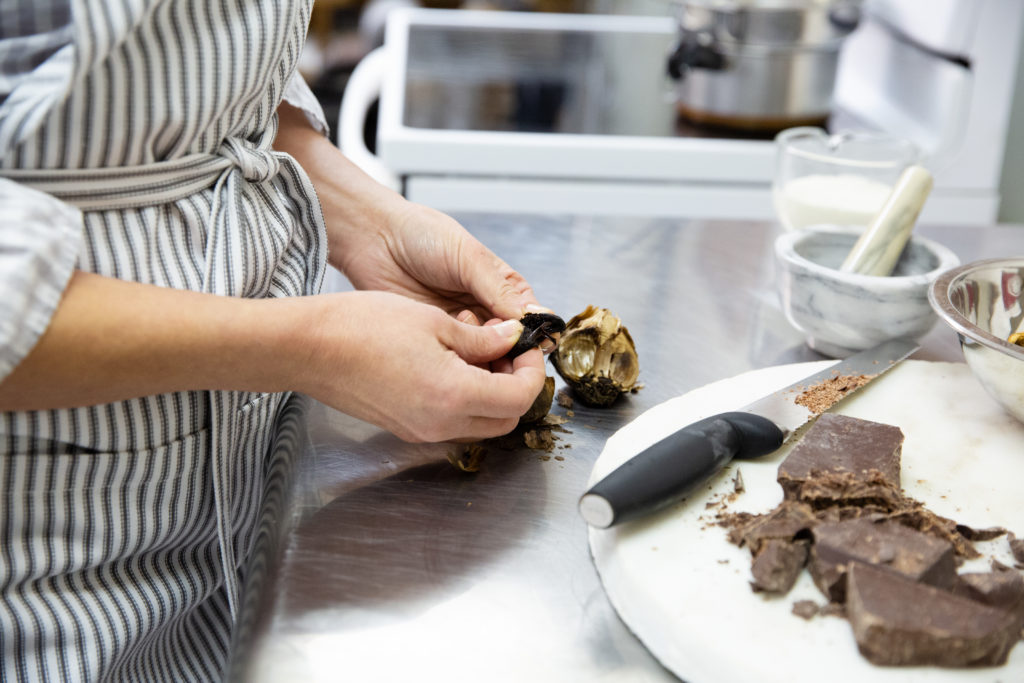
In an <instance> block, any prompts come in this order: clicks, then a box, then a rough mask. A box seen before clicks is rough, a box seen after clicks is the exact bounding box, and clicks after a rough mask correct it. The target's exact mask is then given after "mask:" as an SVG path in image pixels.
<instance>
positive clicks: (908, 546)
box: [809, 518, 956, 602]
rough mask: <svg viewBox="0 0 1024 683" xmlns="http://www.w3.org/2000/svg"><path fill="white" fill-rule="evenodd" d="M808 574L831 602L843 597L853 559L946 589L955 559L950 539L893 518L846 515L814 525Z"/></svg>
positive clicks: (951, 580) (950, 578) (953, 569)
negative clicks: (850, 517)
mask: <svg viewBox="0 0 1024 683" xmlns="http://www.w3.org/2000/svg"><path fill="white" fill-rule="evenodd" d="M813 533H814V547H813V549H812V551H811V561H810V566H809V569H810V572H811V576H812V577H813V578H814V583H815V585H816V586H818V589H819V590H821V592H822V593H824V595H825V597H827V598H828V599H829V600H831V601H832V602H842V601H843V600H844V599H845V597H846V575H847V572H848V571H849V567H850V564H851V563H852V562H854V561H857V562H862V563H865V564H870V565H875V566H877V567H879V568H882V569H885V570H886V571H890V572H896V573H899V574H902V575H904V576H906V577H907V578H909V579H911V580H913V581H919V582H923V583H927V584H930V585H933V586H938V587H939V588H945V589H951V588H952V587H953V584H954V582H955V581H956V562H955V560H954V557H953V546H951V545H950V544H949V543H947V542H945V541H943V540H941V539H938V538H935V537H933V536H928V535H926V534H923V533H920V532H918V531H914V530H913V529H908V528H907V527H904V526H901V525H899V524H894V523H892V522H884V521H883V522H876V521H873V520H870V519H864V518H860V519H849V520H845V521H842V522H838V523H829V524H819V525H818V526H816V527H815V528H814V532H813Z"/></svg>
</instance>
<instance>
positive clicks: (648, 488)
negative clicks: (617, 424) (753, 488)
mask: <svg viewBox="0 0 1024 683" xmlns="http://www.w3.org/2000/svg"><path fill="white" fill-rule="evenodd" d="M917 349H918V345H917V343H916V342H913V341H907V340H902V339H896V340H890V341H887V342H883V343H881V344H878V345H877V346H874V347H872V348H870V349H866V350H864V351H861V352H859V353H856V354H854V355H852V356H850V357H849V358H846V359H845V360H842V361H839V362H838V363H835V364H833V365H831V366H829V367H827V368H825V369H824V370H822V371H821V372H816V373H814V374H812V375H810V376H808V377H805V378H803V379H801V380H799V381H797V382H794V383H793V384H791V385H789V386H787V387H784V388H782V389H779V390H778V391H774V392H772V393H771V394H768V395H767V396H765V397H763V398H761V399H758V400H757V401H754V402H753V403H751V404H749V405H747V406H744V407H743V408H740V409H739V410H737V411H734V412H727V413H720V414H718V415H712V416H711V417H708V418H705V419H703V420H700V421H698V422H694V423H693V424H690V425H687V426H685V427H683V428H681V429H679V430H677V431H675V432H673V433H672V434H669V435H668V436H666V437H665V438H663V439H662V440H661V441H658V442H657V443H654V444H653V445H651V446H648V447H647V448H645V449H644V450H642V451H640V452H639V453H638V454H637V455H635V456H633V457H632V458H630V459H629V460H627V461H626V462H625V463H623V464H622V465H620V466H619V467H618V468H617V469H615V470H613V471H612V472H611V473H610V474H608V475H607V476H606V477H604V478H603V479H601V480H600V481H599V482H597V483H596V484H594V486H592V487H591V488H590V489H589V490H588V491H587V492H586V493H584V494H583V495H582V496H581V497H580V500H579V511H580V514H581V515H582V516H583V519H585V520H586V521H587V523H588V524H590V525H591V526H595V527H598V528H608V527H611V526H614V525H616V524H621V523H622V522H626V521H629V520H631V519H636V518H638V517H642V516H645V515H648V514H651V513H653V512H656V511H658V510H660V509H662V508H664V507H666V506H668V505H671V504H672V503H675V502H677V501H679V500H682V499H683V498H685V497H686V496H687V495H688V494H689V493H690V492H691V491H693V489H694V488H696V487H697V486H699V485H700V484H701V483H703V482H705V481H707V480H708V479H709V478H711V477H712V476H714V475H715V474H716V473H717V472H718V471H719V470H721V469H722V468H723V467H724V466H725V465H726V464H728V463H729V462H730V461H731V460H732V459H733V458H756V457H760V456H763V455H767V454H768V453H773V452H774V451H776V450H778V449H779V448H780V447H781V446H782V445H783V444H784V443H785V442H786V441H787V440H788V439H789V438H790V437H791V436H792V435H793V434H794V433H795V432H796V431H797V430H798V429H799V428H800V427H802V426H803V425H805V424H806V423H808V422H810V421H811V420H812V419H813V418H815V417H817V416H818V415H819V414H820V413H822V412H824V409H822V408H821V407H819V406H816V408H818V410H817V411H812V410H811V408H809V407H807V406H805V405H801V404H798V403H796V400H797V398H798V397H800V396H801V395H802V394H803V393H804V392H805V391H807V390H809V389H811V388H812V387H815V386H818V385H820V384H822V383H824V382H827V381H828V380H830V379H832V378H835V377H845V376H850V375H852V376H855V377H859V376H863V377H864V380H862V382H863V384H861V385H860V386H864V385H865V384H867V383H868V382H870V381H873V380H874V379H876V378H877V377H878V376H879V375H881V374H882V373H884V372H885V371H887V370H889V369H890V368H892V367H893V366H894V365H896V364H897V363H899V362H900V361H901V360H903V359H904V358H906V357H907V356H909V355H910V354H912V353H914V351H916V350H917ZM860 386H856V387H854V388H852V389H850V390H848V391H846V393H845V394H844V395H842V396H841V397H840V398H839V399H837V400H836V401H834V402H833V403H832V404H830V405H829V406H828V407H829V408H830V407H832V405H835V403H838V401H839V400H842V399H845V398H846V397H847V396H849V395H851V394H853V393H854V392H855V391H856V390H857V389H859V388H860Z"/></svg>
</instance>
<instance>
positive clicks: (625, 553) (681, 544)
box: [590, 360, 1024, 683]
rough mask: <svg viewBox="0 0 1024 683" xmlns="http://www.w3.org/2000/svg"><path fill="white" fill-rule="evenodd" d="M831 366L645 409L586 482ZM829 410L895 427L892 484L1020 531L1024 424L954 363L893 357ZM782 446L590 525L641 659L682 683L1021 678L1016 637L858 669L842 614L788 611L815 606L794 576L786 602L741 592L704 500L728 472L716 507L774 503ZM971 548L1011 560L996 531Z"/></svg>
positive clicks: (605, 577)
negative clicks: (645, 655) (670, 501)
mask: <svg viewBox="0 0 1024 683" xmlns="http://www.w3.org/2000/svg"><path fill="white" fill-rule="evenodd" d="M832 362H833V361H821V362H814V363H799V364H794V365H783V366H776V367H770V368H764V369H762V370H755V371H752V372H748V373H745V374H742V375H738V376H736V377H732V378H730V379H726V380H723V381H720V382H716V383H714V384H709V385H707V386H704V387H701V388H699V389H696V390H694V391H691V392H690V393H688V394H685V395H683V396H680V397H678V398H675V399H672V400H670V401H666V402H665V403H662V404H660V405H658V406H655V407H654V408H652V409H650V410H648V411H647V412H645V413H643V414H642V415H640V416H639V417H638V418H636V419H635V420H634V421H633V422H631V423H630V424H628V425H626V426H625V427H623V428H622V429H621V430H619V431H618V432H616V433H615V434H614V435H613V436H612V437H611V438H610V439H608V442H607V444H606V446H605V448H604V451H602V453H601V455H600V456H599V458H598V460H597V462H596V463H595V464H594V469H593V472H592V473H591V483H594V482H596V481H597V480H598V479H599V478H601V477H603V476H604V475H606V474H607V473H609V472H610V471H611V470H613V469H614V468H615V467H617V466H618V465H620V464H621V463H622V462H624V461H625V460H626V459H628V458H629V457H631V456H632V455H634V454H635V453H637V452H638V451H639V450H641V449H642V448H644V447H645V446H647V445H649V444H651V443H653V442H655V441H657V440H659V439H661V438H662V437H664V436H666V435H667V434H669V433H671V432H672V431H674V430H676V429H678V428H679V427H682V426H684V425H686V424H689V423H691V422H694V421H696V420H699V419H701V418H704V417H707V416H709V415H712V414H714V413H718V412H723V411H726V410H734V409H736V408H738V407H740V406H743V405H745V404H747V403H749V402H751V401H753V400H755V399H757V398H760V397H761V396H763V395H765V394H767V393H769V392H771V391H774V390H776V389H780V388H782V387H785V386H787V385H789V384H791V383H793V382H795V381H798V380H799V379H800V378H802V377H805V376H807V375H810V374H811V373H813V372H816V371H817V370H821V369H822V368H825V367H828V366H829V365H830V364H831V363H832ZM832 412H839V413H842V414H844V415H851V416H854V417H860V418H863V419H868V420H874V421H876V422H884V423H888V424H893V425H897V426H898V427H900V428H901V429H902V430H903V433H904V436H905V441H904V444H903V461H902V464H903V471H902V479H903V488H904V490H905V491H906V493H907V494H908V495H910V496H911V497H913V498H916V499H917V500H920V501H922V502H923V503H925V505H926V506H927V507H928V508H929V509H931V510H932V511H934V512H936V513H938V514H940V515H944V516H947V517H951V518H952V519H955V520H956V521H957V522H961V523H964V524H968V525H971V526H974V527H977V528H984V527H990V526H1003V527H1006V528H1007V529H1010V530H1011V531H1014V532H1015V533H1016V534H1017V535H1018V536H1024V425H1022V424H1021V423H1019V422H1017V421H1016V420H1014V419H1013V418H1011V417H1009V416H1008V415H1006V414H1005V413H1004V412H1003V411H1002V409H1001V408H1000V407H999V405H998V404H996V403H995V401H994V400H993V399H991V398H990V397H989V396H988V394H986V393H985V391H984V389H982V388H981V386H980V384H979V383H978V382H977V380H976V379H975V378H974V376H973V375H972V374H971V373H970V371H969V370H968V368H967V366H966V365H965V364H963V363H933V362H928V361H913V360H908V361H904V362H903V363H901V364H900V365H898V366H897V367H895V368H893V369H892V370H890V371H889V372H888V373H887V374H885V375H883V376H882V377H880V378H878V379H877V380H875V381H874V382H872V383H871V384H870V385H868V386H867V387H865V388H863V389H861V390H860V391H859V392H858V393H857V394H855V395H854V396H852V397H850V398H849V399H847V400H846V401H844V402H843V403H841V404H840V405H839V406H837V407H836V408H835V409H833V411H832ZM792 443H795V440H794V442H792ZM792 443H791V444H788V445H787V446H786V447H784V448H783V449H780V450H779V451H778V452H777V453H774V454H772V455H769V456H767V457H765V458H762V459H760V460H749V461H734V462H733V463H732V465H730V466H729V467H728V468H727V469H726V470H724V471H723V472H722V473H720V474H719V475H718V476H717V477H716V478H715V479H713V480H712V481H711V482H709V484H708V486H707V487H705V488H704V489H703V490H702V491H701V492H699V493H696V494H694V495H692V496H691V497H690V499H689V500H687V501H684V502H682V503H680V504H678V505H675V506H673V507H671V508H669V509H667V510H664V511H662V512H659V513H658V514H656V515H653V516H651V517H649V518H647V519H643V520H639V521H637V522H632V523H627V524H624V525H622V526H621V527H615V528H612V529H607V530H600V529H591V530H590V548H591V553H592V554H593V558H594V562H595V564H596V566H597V570H598V573H599V574H600V576H601V581H602V583H603V585H604V588H605V591H606V592H607V594H608V597H609V599H610V600H611V602H612V604H613V605H614V607H615V609H616V611H617V612H618V613H619V616H620V617H621V618H622V620H623V621H624V622H625V623H626V625H627V626H629V628H630V629H631V630H632V631H633V633H635V634H636V636H637V637H638V638H639V639H640V640H641V641H642V642H643V643H644V645H645V646H646V647H647V648H648V649H649V650H650V651H651V653H652V654H653V655H654V656H655V657H657V658H658V660H659V661H660V662H661V663H662V664H663V665H664V666H665V667H666V668H668V669H669V670H670V671H672V672H673V673H675V674H676V675H677V676H679V677H680V678H682V679H683V680H685V681H687V683H749V682H752V681H757V682H758V683H773V682H778V683H804V682H807V683H811V682H812V681H813V682H814V683H818V682H819V681H829V682H830V683H844V682H847V681H849V682H850V683H854V682H856V683H862V682H864V681H870V682H871V683H875V682H876V681H878V682H880V683H889V682H892V683H895V682H897V681H898V682H899V683H945V682H947V681H949V682H968V681H970V682H971V683H975V682H981V681H986V682H988V681H999V682H1001V683H1016V682H1020V681H1024V643H1018V644H1017V646H1016V647H1015V648H1014V649H1013V651H1012V652H1011V653H1010V659H1009V661H1008V662H1007V664H1006V665H1005V666H1002V667H995V668H985V669H967V670H963V669H938V668H932V667H913V668H889V667H876V666H874V665H872V664H870V663H869V662H868V661H867V660H865V659H863V658H862V657H861V656H860V654H859V653H858V652H857V647H856V643H855V641H854V638H853V634H852V632H851V630H850V625H849V623H848V622H847V621H845V620H844V619H839V618H836V617H816V618H814V619H812V620H810V621H805V620H803V619H801V618H799V617H797V616H795V615H793V614H792V613H791V609H792V605H793V603H794V602H795V601H797V600H800V599H810V600H814V601H815V602H816V603H818V604H819V605H820V604H823V603H824V598H823V597H822V595H821V594H820V593H819V592H818V590H817V589H816V588H815V587H814V584H813V583H812V582H811V580H810V577H809V576H808V574H807V572H806V571H805V572H803V574H802V576H801V577H800V579H799V581H798V582H797V584H796V586H794V588H793V590H792V591H791V592H790V593H789V594H788V595H786V596H785V597H782V598H766V597H763V596H761V595H758V594H755V593H754V592H753V591H751V589H750V586H749V584H748V581H749V580H750V553H749V551H748V550H747V549H746V548H738V547H736V546H734V545H732V544H731V543H729V542H728V540H727V539H726V530H725V529H723V528H721V527H718V526H715V525H714V521H713V517H714V513H715V511H716V510H715V509H714V507H712V508H708V507H707V505H708V504H709V503H712V504H714V503H715V501H720V500H722V497H723V496H724V495H725V494H728V493H731V492H732V491H733V488H734V487H733V477H734V475H735V472H736V469H737V468H738V469H739V470H740V472H741V473H742V478H743V482H744V484H745V486H746V491H745V492H743V493H741V494H740V495H739V496H738V497H736V498H735V500H734V501H733V502H730V503H727V504H726V505H725V507H724V509H725V511H727V512H741V511H747V512H753V513H763V512H767V511H768V510H770V509H772V508H774V507H775V506H776V505H777V504H778V503H779V502H780V501H781V500H782V490H781V488H780V487H779V485H778V484H777V483H776V481H775V475H776V470H777V468H778V465H779V463H780V462H781V461H782V460H783V459H784V458H785V455H786V453H787V452H788V450H789V448H790V447H791V446H792ZM977 546H978V549H979V550H980V551H981V552H982V554H983V555H984V557H983V558H982V559H981V560H974V561H972V562H970V563H968V564H966V565H965V566H964V568H962V570H963V569H966V568H976V569H979V570H984V569H987V568H988V562H989V558H993V557H994V558H996V559H999V560H1000V561H1002V562H1004V563H1009V564H1012V556H1011V555H1010V553H1009V548H1008V544H1007V541H1006V538H1005V537H1001V538H999V539H997V540H995V541H990V542H986V543H979V544H977Z"/></svg>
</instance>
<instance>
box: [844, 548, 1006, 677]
mask: <svg viewBox="0 0 1024 683" xmlns="http://www.w3.org/2000/svg"><path fill="white" fill-rule="evenodd" d="M847 593H848V597H847V601H846V612H847V617H848V618H849V620H850V624H851V626H853V634H854V637H855V638H856V639H857V647H858V648H859V649H860V652H861V654H863V655H864V656H865V657H866V658H867V659H868V661H870V662H872V663H874V664H878V665H883V666H913V665H926V664H930V665H937V666H946V667H968V666H998V665H1001V664H1004V663H1005V662H1006V658H1007V656H1008V655H1009V652H1010V649H1011V648H1012V647H1013V646H1014V644H1015V643H1016V642H1017V640H1018V639H1019V638H1020V626H1019V623H1018V620H1017V618H1016V615H1014V614H1013V613H1012V612H1009V611H1007V610H1004V609H999V608H997V607H991V606H989V605H985V604H982V603H980V602H977V601H975V600H970V599H968V598H965V597H963V596H960V595H957V594H955V593H952V592H950V591H945V590H942V589H940V588H936V587H934V586H929V585H926V584H921V583H917V582H915V581H912V580H910V579H908V578H906V577H904V576H900V575H899V574H895V573H893V572H888V571H884V570H881V569H878V568H876V567H871V566H869V565H864V564H860V563H854V564H853V565H852V566H851V568H850V574H849V579H848V588H847Z"/></svg>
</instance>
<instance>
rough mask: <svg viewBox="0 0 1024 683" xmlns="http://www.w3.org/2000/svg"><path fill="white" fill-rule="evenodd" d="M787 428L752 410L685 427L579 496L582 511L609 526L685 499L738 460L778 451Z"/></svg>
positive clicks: (591, 519)
mask: <svg viewBox="0 0 1024 683" xmlns="http://www.w3.org/2000/svg"><path fill="white" fill-rule="evenodd" d="M784 438H785V434H783V432H782V430H781V429H779V427H778V426H777V425H776V424H775V423H774V422H772V421H771V420H768V419H766V418H763V417H761V416H759V415H754V414H753V413H741V412H733V413H721V414H719V415H713V416H711V417H708V418H705V419H703V420H701V421H700V422H694V423H693V424H691V425H688V426H686V427H683V428H682V429H680V430H679V431H677V432H674V433H672V434H670V435H668V436H666V437H665V438H664V439H662V440H661V441H658V442H657V443H655V444H653V445H651V446H648V447H647V448H646V449H644V450H642V451H640V453H638V454H637V455H636V456H634V457H632V458H630V459H629V460H627V461H626V462H625V463H623V464H622V465H620V466H619V467H618V468H617V469H616V470H614V471H613V472H612V473H611V474H609V475H608V476H606V477H605V478H604V479H602V480H601V481H599V482H598V483H596V484H595V485H594V486H593V487H591V489H590V490H589V491H587V492H586V493H585V494H583V496H582V497H581V498H580V504H579V507H580V514H581V515H583V518H584V519H585V520H587V522H588V523H589V524H590V525H591V526H596V527H601V528H607V527H610V526H614V525H616V524H621V523H622V522H626V521H628V520H631V519H636V518H637V517H641V516H643V515H647V514H650V513H652V512H655V511H657V510H660V509H662V508H664V507H666V506H668V505H671V504H672V503H675V502H677V501H679V500H682V499H683V498H685V497H686V496H687V495H688V494H689V493H690V492H692V491H693V490H694V489H695V488H696V487H697V486H699V485H700V484H702V483H703V482H705V481H707V480H708V479H710V478H711V477H712V476H713V475H714V474H715V473H717V472H718V471H719V470H721V469H722V467H724V466H725V465H726V464H727V463H728V462H729V461H730V460H732V459H733V458H756V457H758V456H762V455H766V454H768V453H771V452H773V451H775V450H777V449H778V448H779V447H780V446H781V445H782V441H783V439H784Z"/></svg>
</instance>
